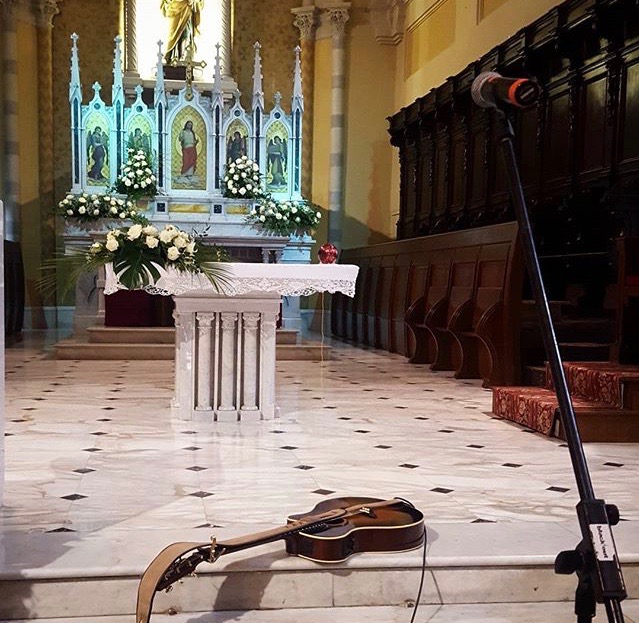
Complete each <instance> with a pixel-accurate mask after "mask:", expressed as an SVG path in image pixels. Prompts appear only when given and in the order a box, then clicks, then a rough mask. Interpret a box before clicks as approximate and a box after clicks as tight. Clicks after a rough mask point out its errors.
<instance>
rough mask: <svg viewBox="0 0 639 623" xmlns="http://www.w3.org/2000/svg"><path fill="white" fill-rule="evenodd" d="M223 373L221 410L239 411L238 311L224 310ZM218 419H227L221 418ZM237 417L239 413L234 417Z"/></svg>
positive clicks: (219, 410)
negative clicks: (236, 395)
mask: <svg viewBox="0 0 639 623" xmlns="http://www.w3.org/2000/svg"><path fill="white" fill-rule="evenodd" d="M221 316H222V362H221V365H222V374H221V377H220V385H221V387H220V406H219V407H218V416H219V412H224V411H227V412H228V411H232V412H237V407H236V406H235V387H236V377H237V374H236V368H237V366H236V364H237V361H236V357H235V347H236V344H235V337H236V330H235V325H236V324H237V313H234V312H222V314H221ZM218 419H227V418H224V417H223V418H219V417H218ZM233 419H237V415H236V416H235V417H234V418H233Z"/></svg>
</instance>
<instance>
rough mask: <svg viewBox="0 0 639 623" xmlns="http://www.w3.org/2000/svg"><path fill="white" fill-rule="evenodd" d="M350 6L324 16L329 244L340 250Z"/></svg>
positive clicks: (340, 6) (337, 7) (335, 8)
mask: <svg viewBox="0 0 639 623" xmlns="http://www.w3.org/2000/svg"><path fill="white" fill-rule="evenodd" d="M349 8H350V3H346V4H336V5H331V6H329V7H326V8H325V9H324V16H325V18H326V19H327V20H328V22H329V23H330V25H331V29H332V39H333V53H332V59H331V60H332V69H333V71H332V81H331V153H330V175H329V186H328V240H329V242H331V243H333V244H335V245H336V246H338V247H339V246H341V241H342V221H343V219H344V198H343V177H344V87H345V79H346V63H345V56H344V38H345V37H344V30H345V27H346V22H347V21H348V18H349V14H348V10H349Z"/></svg>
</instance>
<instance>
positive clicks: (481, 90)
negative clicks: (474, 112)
mask: <svg viewBox="0 0 639 623" xmlns="http://www.w3.org/2000/svg"><path fill="white" fill-rule="evenodd" d="M495 78H501V75H500V74H498V73H497V72H496V71H484V72H483V73H481V74H479V75H478V76H477V77H476V78H475V79H474V80H473V85H472V87H471V88H470V95H471V97H472V98H473V101H474V102H475V104H477V106H480V107H481V108H493V107H494V106H495V105H496V104H497V102H496V101H495V96H494V93H493V90H492V89H491V88H486V87H487V85H488V84H489V82H490V81H491V80H493V79H495Z"/></svg>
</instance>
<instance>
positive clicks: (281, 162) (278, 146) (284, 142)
mask: <svg viewBox="0 0 639 623" xmlns="http://www.w3.org/2000/svg"><path fill="white" fill-rule="evenodd" d="M287 187H288V132H287V130H286V127H285V126H284V124H282V123H274V124H273V125H272V126H270V128H269V129H268V131H267V133H266V189H267V190H271V191H274V192H284V191H286V190H287Z"/></svg>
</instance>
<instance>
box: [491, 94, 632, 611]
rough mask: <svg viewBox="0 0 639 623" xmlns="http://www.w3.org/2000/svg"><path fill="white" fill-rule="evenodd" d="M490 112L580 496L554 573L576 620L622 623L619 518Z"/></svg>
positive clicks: (505, 125)
mask: <svg viewBox="0 0 639 623" xmlns="http://www.w3.org/2000/svg"><path fill="white" fill-rule="evenodd" d="M495 114H496V119H497V123H498V140H499V144H500V147H501V149H502V155H503V157H504V160H505V164H506V170H507V177H508V186H509V190H510V196H511V199H512V202H513V205H514V208H515V214H516V216H517V222H518V224H519V236H520V240H521V243H522V246H523V249H524V256H525V261H526V267H527V269H528V275H529V277H530V281H531V285H532V291H533V295H534V298H535V301H536V304H537V308H538V310H539V319H540V321H541V328H542V337H543V341H544V346H545V349H546V356H547V357H548V361H549V364H550V370H551V373H552V379H553V383H554V386H555V391H556V394H557V399H558V402H559V414H560V418H561V423H562V426H563V430H564V432H565V435H566V441H567V443H568V449H569V451H570V459H571V462H572V468H573V471H574V473H575V479H576V481H577V488H578V490H579V497H580V501H579V503H578V504H577V517H578V519H579V526H580V528H581V535H582V539H581V542H580V543H579V544H578V545H577V547H576V548H575V549H574V550H570V551H564V552H560V553H559V555H558V556H557V558H556V560H555V573H561V574H568V575H570V574H572V573H576V574H577V578H578V583H577V590H576V594H575V614H576V615H577V623H590V622H591V621H592V619H593V617H594V616H595V614H596V602H597V601H598V602H600V603H602V602H603V604H604V605H605V608H606V613H607V615H608V621H609V623H623V620H624V618H623V612H622V610H621V601H622V600H623V599H625V598H626V596H627V594H626V589H625V585H624V581H623V576H622V573H621V567H620V565H619V557H618V555H617V550H616V547H615V541H614V538H613V536H612V530H611V528H610V527H611V526H614V525H616V524H617V523H618V522H619V511H618V509H617V507H616V506H614V505H613V504H606V503H605V502H604V500H600V499H596V498H595V493H594V490H593V486H592V481H591V478H590V473H589V471H588V464H587V463H586V457H585V454H584V450H583V445H582V443H581V438H580V436H579V429H578V427H577V420H576V418H575V412H574V409H573V405H572V400H571V398H570V391H569V389H568V384H567V382H566V377H565V374H564V368H563V364H562V361H561V355H560V353H559V347H558V345H557V338H556V336H555V330H554V328H553V324H552V319H551V316H550V308H549V306H548V299H547V297H546V291H545V288H544V282H543V279H542V276H541V270H540V267H539V259H538V257H537V252H536V250H535V242H534V238H533V234H532V229H531V226H530V220H529V218H528V211H527V208H526V200H525V198H524V192H523V188H522V185H521V179H520V176H519V169H518V166H517V159H516V157H515V149H514V144H513V141H514V138H515V136H514V132H513V129H512V125H511V124H510V121H509V119H508V117H507V116H506V113H505V112H504V111H503V110H502V109H501V108H499V107H497V106H495Z"/></svg>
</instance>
